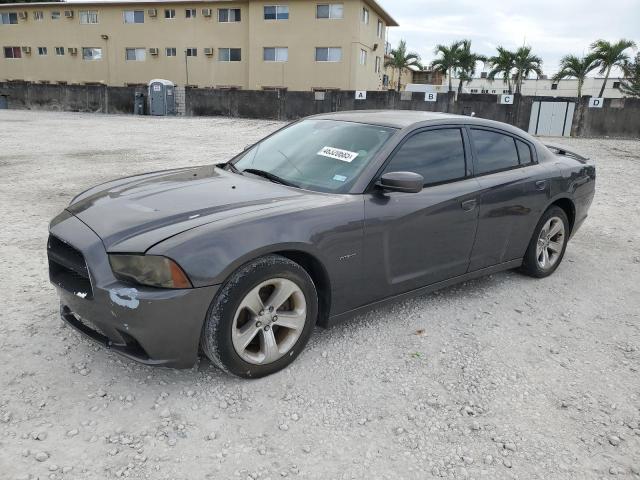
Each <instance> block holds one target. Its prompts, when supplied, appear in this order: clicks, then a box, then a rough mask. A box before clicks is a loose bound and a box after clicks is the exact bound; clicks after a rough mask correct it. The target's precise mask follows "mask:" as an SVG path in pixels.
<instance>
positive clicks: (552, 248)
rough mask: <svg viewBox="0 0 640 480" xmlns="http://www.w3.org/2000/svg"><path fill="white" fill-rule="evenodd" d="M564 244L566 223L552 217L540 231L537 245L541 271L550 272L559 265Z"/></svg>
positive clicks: (537, 258)
mask: <svg viewBox="0 0 640 480" xmlns="http://www.w3.org/2000/svg"><path fill="white" fill-rule="evenodd" d="M564 242H565V230H564V222H563V221H562V219H560V218H559V217H551V218H550V219H549V220H547V222H546V223H545V224H544V226H543V227H542V229H541V230H540V235H538V242H537V244H536V260H537V262H538V266H539V267H540V268H541V269H543V270H549V269H550V268H552V267H553V266H554V265H555V264H556V263H558V260H559V259H560V255H562V249H563V247H564Z"/></svg>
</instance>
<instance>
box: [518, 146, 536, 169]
mask: <svg viewBox="0 0 640 480" xmlns="http://www.w3.org/2000/svg"><path fill="white" fill-rule="evenodd" d="M516 147H517V148H518V157H519V158H520V165H528V164H530V163H533V157H532V156H531V147H530V146H529V145H528V144H526V143H525V142H523V141H522V140H516Z"/></svg>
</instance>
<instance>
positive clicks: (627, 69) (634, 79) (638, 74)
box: [620, 54, 640, 98]
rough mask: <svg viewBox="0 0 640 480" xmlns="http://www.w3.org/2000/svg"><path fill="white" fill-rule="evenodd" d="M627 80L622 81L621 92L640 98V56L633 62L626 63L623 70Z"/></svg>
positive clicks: (622, 79) (637, 55)
mask: <svg viewBox="0 0 640 480" xmlns="http://www.w3.org/2000/svg"><path fill="white" fill-rule="evenodd" d="M622 70H623V71H624V73H625V78H621V79H620V91H621V92H622V93H624V94H625V95H628V96H630V97H639V98H640V54H636V57H635V59H634V60H633V61H626V62H625V63H624V66H623V69H622Z"/></svg>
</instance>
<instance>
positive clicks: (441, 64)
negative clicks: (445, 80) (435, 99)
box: [431, 42, 461, 91]
mask: <svg viewBox="0 0 640 480" xmlns="http://www.w3.org/2000/svg"><path fill="white" fill-rule="evenodd" d="M460 47H461V42H453V43H452V44H451V45H449V46H447V45H441V44H439V45H436V48H435V49H434V53H435V54H436V55H440V58H436V59H435V60H434V61H433V62H431V68H432V69H434V70H436V71H438V72H441V73H443V74H445V75H446V76H447V77H449V91H452V90H453V83H452V77H453V71H454V69H455V68H457V66H458V54H459V51H460Z"/></svg>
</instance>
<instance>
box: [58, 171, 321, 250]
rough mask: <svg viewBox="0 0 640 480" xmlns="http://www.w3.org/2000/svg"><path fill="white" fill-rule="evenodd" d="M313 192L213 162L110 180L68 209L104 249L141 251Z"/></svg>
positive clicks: (294, 202) (296, 201) (297, 202)
mask: <svg viewBox="0 0 640 480" xmlns="http://www.w3.org/2000/svg"><path fill="white" fill-rule="evenodd" d="M316 195H318V194H314V193H312V192H308V191H304V190H299V189H296V188H290V187H286V186H284V185H279V184H276V183H273V182H269V181H265V180H262V179H259V178H255V177H249V176H243V175H238V174H235V173H232V172H228V171H226V170H222V169H220V168H217V167H215V166H204V167H194V168H185V169H180V170H171V171H166V172H156V173H150V174H146V175H139V176H136V177H129V178H125V179H120V180H115V181H113V182H109V183H106V184H103V185H99V186H97V187H94V188H92V189H90V190H87V191H86V192H84V193H82V194H80V195H79V196H78V197H76V198H75V199H74V200H73V201H72V203H71V205H69V207H68V208H67V210H68V211H69V212H70V213H72V214H73V215H75V216H77V217H78V218H79V219H80V220H81V221H82V222H84V223H85V224H86V225H87V226H89V228H91V229H92V230H93V231H94V232H96V234H97V235H98V236H100V238H101V239H102V241H103V243H104V245H105V247H106V249H107V251H109V252H111V253H114V252H121V253H125V252H126V253H142V252H145V251H146V250H148V249H149V248H151V247H152V246H153V245H155V244H157V243H158V242H161V241H163V240H166V239H167V238H169V237H172V236H174V235H177V234H179V233H182V232H184V231H186V230H189V229H192V228H196V227H198V226H201V225H204V224H207V223H211V222H215V221H219V220H223V219H225V218H228V217H232V216H233V217H238V218H240V217H242V216H246V215H249V216H250V215H255V214H256V212H259V211H260V210H266V209H272V208H276V207H282V206H287V205H290V206H291V207H293V206H294V205H300V204H301V203H306V202H305V201H303V198H301V197H314V196H316Z"/></svg>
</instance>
